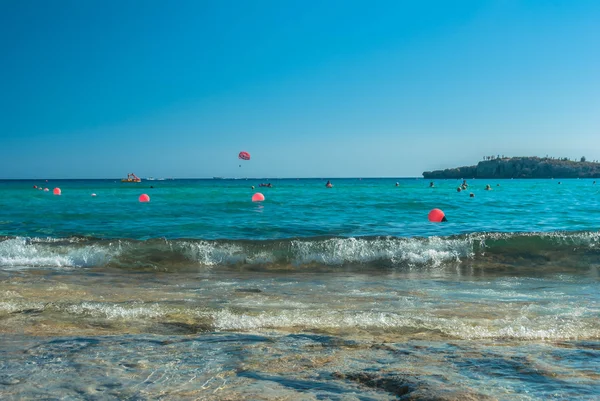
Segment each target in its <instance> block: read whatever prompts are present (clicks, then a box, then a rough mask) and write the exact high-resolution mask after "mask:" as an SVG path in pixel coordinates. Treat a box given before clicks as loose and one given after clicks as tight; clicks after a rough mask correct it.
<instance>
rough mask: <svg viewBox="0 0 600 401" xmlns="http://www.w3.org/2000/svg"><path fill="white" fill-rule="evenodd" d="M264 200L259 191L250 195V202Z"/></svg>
mask: <svg viewBox="0 0 600 401" xmlns="http://www.w3.org/2000/svg"><path fill="white" fill-rule="evenodd" d="M264 200H265V196H264V195H263V194H261V193H260V192H257V193H255V194H254V195H252V202H262V201H264Z"/></svg>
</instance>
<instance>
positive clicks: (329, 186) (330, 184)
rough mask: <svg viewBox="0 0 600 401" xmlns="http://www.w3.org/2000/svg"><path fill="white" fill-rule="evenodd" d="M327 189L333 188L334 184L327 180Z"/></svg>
mask: <svg viewBox="0 0 600 401" xmlns="http://www.w3.org/2000/svg"><path fill="white" fill-rule="evenodd" d="M325 187H327V188H331V187H333V184H332V183H331V181H329V180H327V184H325Z"/></svg>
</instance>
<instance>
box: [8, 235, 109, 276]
mask: <svg viewBox="0 0 600 401" xmlns="http://www.w3.org/2000/svg"><path fill="white" fill-rule="evenodd" d="M49 242H50V241H49ZM110 258H111V255H110V254H109V252H108V251H107V249H105V248H102V247H99V246H97V245H90V246H83V247H72V246H55V245H45V242H41V241H31V240H28V239H26V238H20V237H18V238H13V239H8V240H5V241H2V242H0V267H4V268H9V269H10V268H13V269H14V268H19V269H20V268H27V267H58V268H72V267H90V266H98V265H103V264H106V263H108V261H109V260H110Z"/></svg>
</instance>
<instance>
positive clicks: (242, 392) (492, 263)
mask: <svg viewBox="0 0 600 401" xmlns="http://www.w3.org/2000/svg"><path fill="white" fill-rule="evenodd" d="M396 181H399V182H400V184H401V186H400V187H399V188H397V187H395V186H394V183H395V182H396ZM478 181H479V180H477V182H478ZM271 182H273V184H274V185H275V188H265V189H264V191H263V192H264V193H265V195H266V197H267V201H266V202H264V203H263V204H261V205H256V204H252V203H251V202H249V197H250V195H251V194H252V191H250V190H249V188H247V187H248V184H249V182H246V181H243V182H240V181H239V180H238V181H227V180H225V181H220V180H219V181H214V182H213V181H183V182H179V181H159V182H152V185H154V186H157V188H153V190H154V189H156V190H158V191H156V193H154V194H150V195H151V197H152V200H151V202H150V203H149V204H139V203H138V202H137V195H139V194H138V192H140V191H139V188H138V187H131V186H126V184H120V183H114V182H68V181H67V182H63V183H61V188H62V189H63V195H62V196H61V197H54V196H52V195H50V194H48V193H43V192H42V191H37V190H34V189H32V188H31V185H32V183H31V182H25V183H23V182H3V183H2V184H1V186H2V189H1V191H2V192H1V194H2V197H1V201H0V202H1V203H2V207H1V208H0V220H1V221H2V224H0V235H2V236H3V237H2V239H1V240H0V339H1V341H0V398H2V399H15V400H16V399H112V398H119V399H219V400H238V399H257V400H260V399H263V400H275V399H279V400H282V399H294V400H296V399H298V400H321V399H333V400H389V399H399V398H400V399H432V398H435V397H438V398H437V399H448V400H450V399H456V400H458V399H461V400H469V399H499V400H538V399H539V400H545V399H569V400H589V399H594V398H598V397H600V385H598V383H600V380H599V379H600V375H599V373H598V372H600V319H598V317H599V316H600V258H599V256H600V249H599V247H598V246H599V244H600V234H599V233H598V232H597V231H596V228H597V225H598V222H599V221H598V220H599V216H598V215H599V214H598V213H596V212H594V211H597V198H595V197H594V196H596V197H597V196H598V195H594V190H595V187H594V185H593V184H592V180H589V181H588V180H562V181H561V184H560V185H561V186H560V187H559V186H558V184H557V181H556V180H555V181H552V180H545V181H541V180H540V181H528V180H506V181H500V183H501V186H500V187H494V190H493V191H483V190H482V189H481V190H479V191H477V192H476V197H475V198H474V199H471V198H468V194H463V193H456V192H455V186H456V182H455V181H452V182H450V181H447V182H444V181H442V182H439V183H436V184H437V187H436V188H434V189H430V188H428V187H427V184H428V182H424V181H423V180H414V179H413V180H387V179H383V180H362V181H359V180H343V181H340V182H338V181H334V185H335V187H334V188H332V189H331V190H326V189H324V188H323V189H321V188H320V187H319V188H317V184H318V185H321V182H320V181H317V180H299V181H298V182H299V183H298V182H296V181H294V180H289V181H275V180H271ZM490 183H491V184H492V182H490ZM148 184H149V183H142V186H144V185H145V186H146V190H145V191H146V192H147V191H149V190H150V189H148V188H147V187H148V186H149V185H148ZM346 184H347V186H346ZM471 184H473V182H471ZM493 184H495V182H494V183H493ZM129 185H131V184H129ZM159 185H160V188H158V186H159ZM163 185H164V186H163ZM478 185H479V184H478ZM473 186H474V185H473ZM298 187H300V188H302V189H303V194H304V196H302V197H297V198H295V199H296V200H294V201H292V200H291V199H292V198H293V196H292V194H293V193H294V192H297V190H298ZM312 187H315V189H314V192H315V193H314V194H313V192H311V191H309V189H310V188H312ZM501 188H502V189H501ZM527 188H534V189H536V188H537V189H536V191H537V192H536V191H526V190H527ZM267 190H269V191H270V192H267ZM328 191H329V192H328ZM585 191H587V192H586V195H585V196H584V195H582V192H585ZM91 192H96V193H97V194H98V197H97V198H91V197H89V193H91ZM473 192H475V190H473ZM525 192H526V193H525ZM536 193H537V194H543V196H535V194H536ZM384 194H388V195H384ZM384 197H389V198H390V199H388V200H384V199H383V198H384ZM486 197H487V198H486ZM232 198H239V199H232ZM516 198H519V199H520V201H517V199H516ZM211 199H212V201H211ZM227 199H229V200H227ZM281 199H285V201H283V200H281ZM349 199H350V200H349ZM473 201H476V202H478V203H475V202H473ZM290 202H295V203H292V205H290V204H289V203H290ZM180 203H181V204H180ZM36 205H37V206H36ZM293 205H296V206H293ZM33 206H36V207H33ZM434 206H438V207H439V206H441V208H442V209H444V210H445V211H446V213H447V215H448V217H449V219H450V220H451V222H450V224H442V225H440V224H437V225H436V224H432V223H428V222H426V215H427V212H428V210H429V208H430V207H434ZM84 209H88V211H87V212H84V211H83V210H84ZM111 210H112V211H113V212H111ZM191 213H193V217H192V216H190V214H191ZM129 215H131V217H130V218H129V217H126V216H129ZM482 215H485V216H486V219H485V221H481V220H482V219H481V218H479V219H478V218H477V216H482ZM515 216H518V219H516V218H515ZM74 377H76V379H74Z"/></svg>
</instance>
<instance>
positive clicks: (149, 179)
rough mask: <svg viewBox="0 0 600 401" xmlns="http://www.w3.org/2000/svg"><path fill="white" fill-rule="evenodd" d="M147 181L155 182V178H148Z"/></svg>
mask: <svg viewBox="0 0 600 401" xmlns="http://www.w3.org/2000/svg"><path fill="white" fill-rule="evenodd" d="M146 181H154V177H148V178H146Z"/></svg>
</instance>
